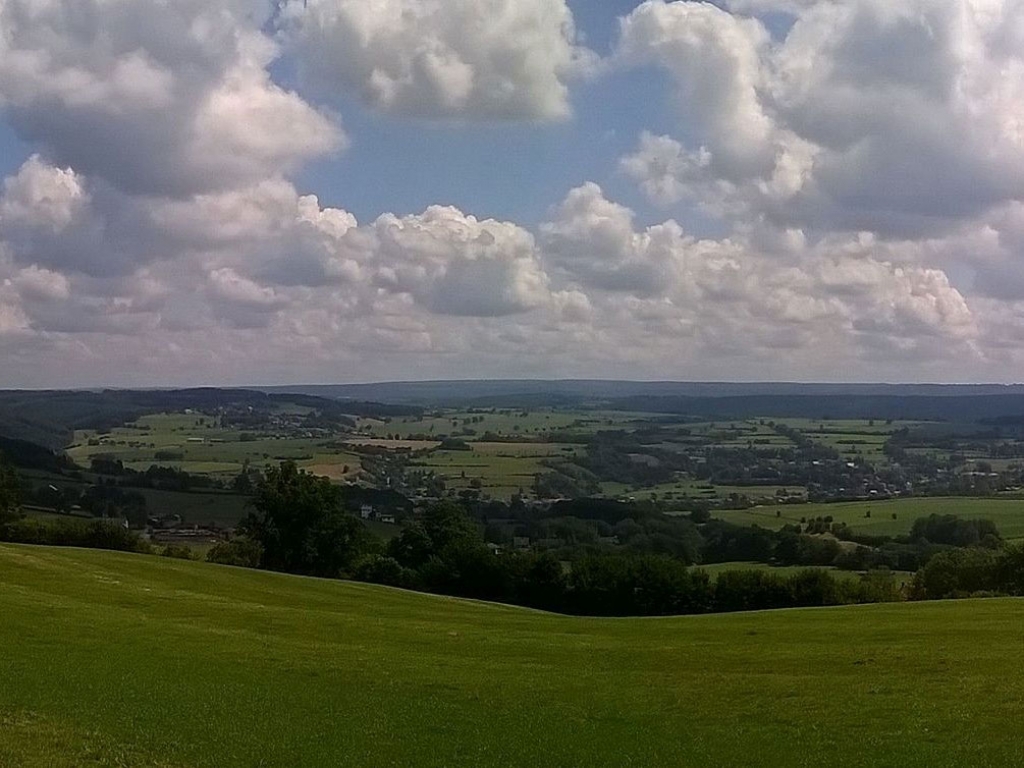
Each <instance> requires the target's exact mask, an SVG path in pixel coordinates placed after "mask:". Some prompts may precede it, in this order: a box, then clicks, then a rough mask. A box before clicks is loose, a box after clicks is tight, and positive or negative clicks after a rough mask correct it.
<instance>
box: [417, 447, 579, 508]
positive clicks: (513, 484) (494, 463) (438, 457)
mask: <svg viewBox="0 0 1024 768" xmlns="http://www.w3.org/2000/svg"><path fill="white" fill-rule="evenodd" d="M470 445H471V447H472V450H469V451H442V450H438V451H433V452H432V453H431V454H430V455H429V456H425V457H422V458H419V459H416V460H415V462H414V468H417V469H432V470H433V471H434V472H435V473H436V474H437V475H439V476H441V477H443V478H445V482H446V483H448V485H450V486H451V487H453V488H468V487H471V484H472V482H473V481H474V480H479V481H480V486H481V490H482V491H484V492H485V493H488V494H490V495H491V496H493V497H495V498H509V497H511V496H512V495H513V494H515V493H517V492H518V490H519V489H520V488H523V489H524V490H526V491H529V489H530V488H531V487H532V486H533V479H534V476H535V475H537V474H538V473H542V472H549V471H551V470H550V469H549V468H547V467H545V466H544V465H543V464H542V463H541V462H542V461H545V460H547V459H551V458H556V457H560V456H571V455H572V454H573V453H574V452H575V451H576V450H580V449H579V448H578V447H576V446H571V445H570V446H563V445H559V444H557V443H537V444H531V443H470Z"/></svg>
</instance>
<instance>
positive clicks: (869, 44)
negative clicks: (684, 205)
mask: <svg viewBox="0 0 1024 768" xmlns="http://www.w3.org/2000/svg"><path fill="white" fill-rule="evenodd" d="M732 9H733V12H729V11H727V10H722V9H720V8H717V7H715V6H712V5H710V4H706V3H699V2H672V3H665V2H661V0H649V1H648V2H645V3H643V4H642V5H641V6H640V7H639V8H637V9H636V10H635V11H633V12H632V13H631V14H630V15H629V17H628V18H627V19H626V20H624V22H623V25H622V34H621V41H620V45H619V54H618V55H619V57H620V59H621V61H622V62H623V63H624V64H634V63H645V62H646V63H653V64H656V65H658V66H661V67H663V68H665V69H666V70H667V71H668V72H669V73H670V74H671V76H672V78H673V80H674V82H676V83H677V91H678V100H679V105H678V106H679V109H680V112H681V115H683V117H684V119H685V121H686V122H687V123H688V124H689V123H691V122H692V123H693V124H694V125H696V126H697V127H698V130H697V131H696V132H692V135H691V136H689V137H687V138H686V139H680V138H679V137H667V136H652V135H645V136H644V137H643V138H642V140H641V143H640V146H639V148H638V149H637V151H636V152H635V153H634V154H633V155H631V156H630V157H628V158H626V159H625V160H624V162H623V168H624V169H625V171H626V172H627V173H628V174H629V175H631V176H632V177H634V178H635V179H636V180H637V181H639V182H640V183H641V185H642V186H643V188H644V189H645V190H646V191H647V192H648V193H649V194H650V195H651V196H652V197H653V198H655V199H657V200H658V201H659V202H662V203H666V202H672V201H678V200H682V199H690V200H696V201H699V202H701V203H705V202H706V204H707V205H708V207H709V209H711V210H712V211H713V212H715V213H723V212H725V213H732V214H736V213H738V212H742V213H743V214H744V215H747V216H752V215H757V216H764V217H766V218H767V219H768V220H770V221H773V222H778V223H783V224H787V225H798V226H803V227H814V228H820V229H826V230H827V229H837V228H839V229H847V230H872V231H876V232H881V233H887V234H903V235H907V234H910V235H917V234H921V233H924V232H934V231H936V230H937V229H941V228H943V227H950V226H952V225H953V224H955V223H956V222H957V221H960V220H962V219H964V218H967V217H972V216H977V215H980V214H982V213H984V212H986V211H988V210H990V209H991V208H992V207H993V206H996V205H999V204H1001V203H1004V202H1006V201H1009V200H1016V199H1019V198H1020V197H1021V196H1022V195H1024V140H1022V138H1024V133H1022V125H1024V119H1022V118H1024V112H1022V104H1024V53H1022V51H1024V46H1022V43H1024V40H1022V39H1020V38H1021V29H1022V28H1024V26H1022V23H1021V17H1022V14H1024V11H1022V9H1021V7H1020V4H1019V3H1017V2H1015V0H994V1H989V0H985V1H984V2H982V1H981V0H953V1H951V2H943V3H935V2H930V1H929V0H912V1H911V2H901V3H890V2H884V0H842V1H841V2H831V1H830V2H801V3H792V2H786V3H780V2H757V3H750V2H744V3H739V2H737V3H733V5H732ZM768 10H782V11H787V12H789V13H792V14H794V17H793V19H794V20H793V23H792V26H791V27H789V28H788V30H787V31H786V32H785V34H784V36H782V37H781V39H773V38H772V37H771V35H770V33H769V31H768V30H767V28H766V27H765V25H764V24H763V23H762V22H761V21H760V20H759V19H758V18H757V17H756V16H753V15H747V14H748V13H753V12H762V11H768ZM708 62H713V65H712V66H707V63H708Z"/></svg>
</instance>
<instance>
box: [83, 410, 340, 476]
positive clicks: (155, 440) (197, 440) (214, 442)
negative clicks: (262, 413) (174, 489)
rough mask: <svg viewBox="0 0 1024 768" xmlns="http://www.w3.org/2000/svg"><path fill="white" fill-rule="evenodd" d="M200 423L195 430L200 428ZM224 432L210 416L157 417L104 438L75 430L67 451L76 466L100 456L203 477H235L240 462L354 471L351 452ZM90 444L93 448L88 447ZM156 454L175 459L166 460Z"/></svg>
mask: <svg viewBox="0 0 1024 768" xmlns="http://www.w3.org/2000/svg"><path fill="white" fill-rule="evenodd" d="M200 421H202V422H203V423H202V424H200V423H199V422H200ZM243 434H246V433H245V432H242V431H239V430H233V429H232V430H229V429H224V428H221V427H219V426H217V425H216V419H214V418H212V417H209V416H202V415H190V414H182V413H160V414H152V415H149V416H144V417H142V418H140V419H139V420H138V421H136V422H135V423H134V424H131V425H128V426H125V427H117V428H115V429H112V430H111V431H110V432H107V433H102V434H99V433H96V432H92V431H87V430H79V431H78V432H76V433H75V438H74V444H73V445H72V446H70V447H69V448H68V450H67V454H68V456H70V457H71V459H72V460H74V461H75V462H76V463H77V464H79V465H81V466H84V467H88V466H89V462H90V460H91V459H92V457H93V456H97V455H103V456H108V457H111V458H113V459H119V460H121V461H122V462H124V464H125V466H126V467H129V468H131V469H135V470H137V471H145V470H146V469H148V468H149V467H150V466H153V465H154V464H156V465H158V466H162V467H172V468H175V469H181V470H184V471H185V472H189V473H194V474H202V475H221V476H228V475H231V476H233V475H237V474H238V473H239V472H240V471H241V469H242V467H243V466H244V464H245V462H249V465H250V466H252V467H255V468H262V467H263V466H265V465H266V464H268V463H270V464H276V463H277V462H280V461H282V460H285V459H292V460H295V461H298V462H299V463H300V464H306V465H325V464H341V465H345V464H348V465H350V466H351V467H356V468H358V466H359V456H358V455H357V454H355V453H354V452H352V451H345V450H340V449H333V448H327V447H325V445H324V444H325V442H328V441H326V440H325V439H323V438H309V437H274V436H272V435H266V434H252V433H250V434H248V435H247V439H246V440H242V439H241V438H242V435H243ZM90 441H92V442H93V443H96V444H94V445H90V444H89V443H90ZM160 453H165V454H166V453H171V454H177V455H178V456H180V457H181V458H173V459H169V458H166V456H158V454H160Z"/></svg>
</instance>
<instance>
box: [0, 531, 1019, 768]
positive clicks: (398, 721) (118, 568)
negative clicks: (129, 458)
mask: <svg viewBox="0 0 1024 768" xmlns="http://www.w3.org/2000/svg"><path fill="white" fill-rule="evenodd" d="M0 615H2V616H3V621H2V622H0V647H2V648H3V649H4V652H3V654H2V656H0V765H12V766H14V765H17V766H47V767H51V766H53V767H57V768H60V767H61V766H78V765H93V764H95V765H132V766H147V765H148V766H157V765H160V766H254V765H263V766H278V765H281V766H314V765H332V766H344V765H413V764H415V765H428V766H429V765H437V766H442V765H474V766H488V765H495V766H499V765H510V764H517V765H549V766H562V765H564V766H578V765H750V764H758V765H806V766H818V765H831V766H876V765H901V766H910V767H913V766H959V765H973V766H1008V765H1019V764H1021V763H1022V762H1024V743H1022V742H1021V740H1020V738H1019V734H1018V733H1017V729H1016V728H1015V727H1014V726H1013V723H1016V722H1020V720H1021V719H1022V718H1024V700H1022V698H1021V693H1020V692H1021V690H1022V688H1024V661H1022V659H1024V654H1022V653H1021V651H1022V649H1024V600H1020V599H999V600H975V601H956V602H935V603H920V604H890V605H873V606H860V607H847V608H835V609H808V610H789V611H773V612H766V613H751V614H732V615H720V616H699V617H682V618H671V619H613V620H601V619H575V618H566V617H559V616H553V615H547V614H543V613H538V612H534V611H529V610H524V609H516V608H507V607H501V606H495V605H488V604H482V603H474V602H469V601H461V600H455V599H447V598H439V597H433V596H429V595H420V594H412V593H406V592H401V591H397V590H390V589H386V588H381V587H373V586H368V585H357V584H349V583H339V582H329V581H319V580H314V579H306V578H299V577H289V576H283V575H277V574H270V573H264V572H255V571H244V570H238V569H232V568H226V567H219V566H210V565H204V564H198V563H188V562H181V561H170V560H167V559H165V558H156V557H147V556H133V555H123V554H113V553H104V552H98V551H85V550H70V549H66V550H55V549H48V548H33V547H23V546H12V545H0Z"/></svg>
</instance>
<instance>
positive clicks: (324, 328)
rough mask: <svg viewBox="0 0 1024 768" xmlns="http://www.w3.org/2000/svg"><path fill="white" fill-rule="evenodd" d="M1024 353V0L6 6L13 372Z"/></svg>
mask: <svg viewBox="0 0 1024 768" xmlns="http://www.w3.org/2000/svg"><path fill="white" fill-rule="evenodd" d="M1022 343H1024V2H1021V0H901V2H898V3H893V2H892V1H891V0H720V2H717V3H715V4H711V3H706V2H689V1H683V0H679V1H677V2H663V0H647V1H646V2H642V3H637V2H635V0H601V1H600V2H598V0H276V2H270V0H166V2H162V3H153V2H151V0H0V387H4V388H9V387H96V386H186V385H198V384H211V385H244V384H287V383H335V382H338V383H341V382H366V381H380V380H417V379H461V378H473V379H480V378H619V379H659V380H668V379H675V380H687V381H696V380H733V381H760V380H774V381H892V382H924V381H934V382H1015V381H1021V380H1024V375H1022V363H1024V353H1022V351H1021V350H1022Z"/></svg>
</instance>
